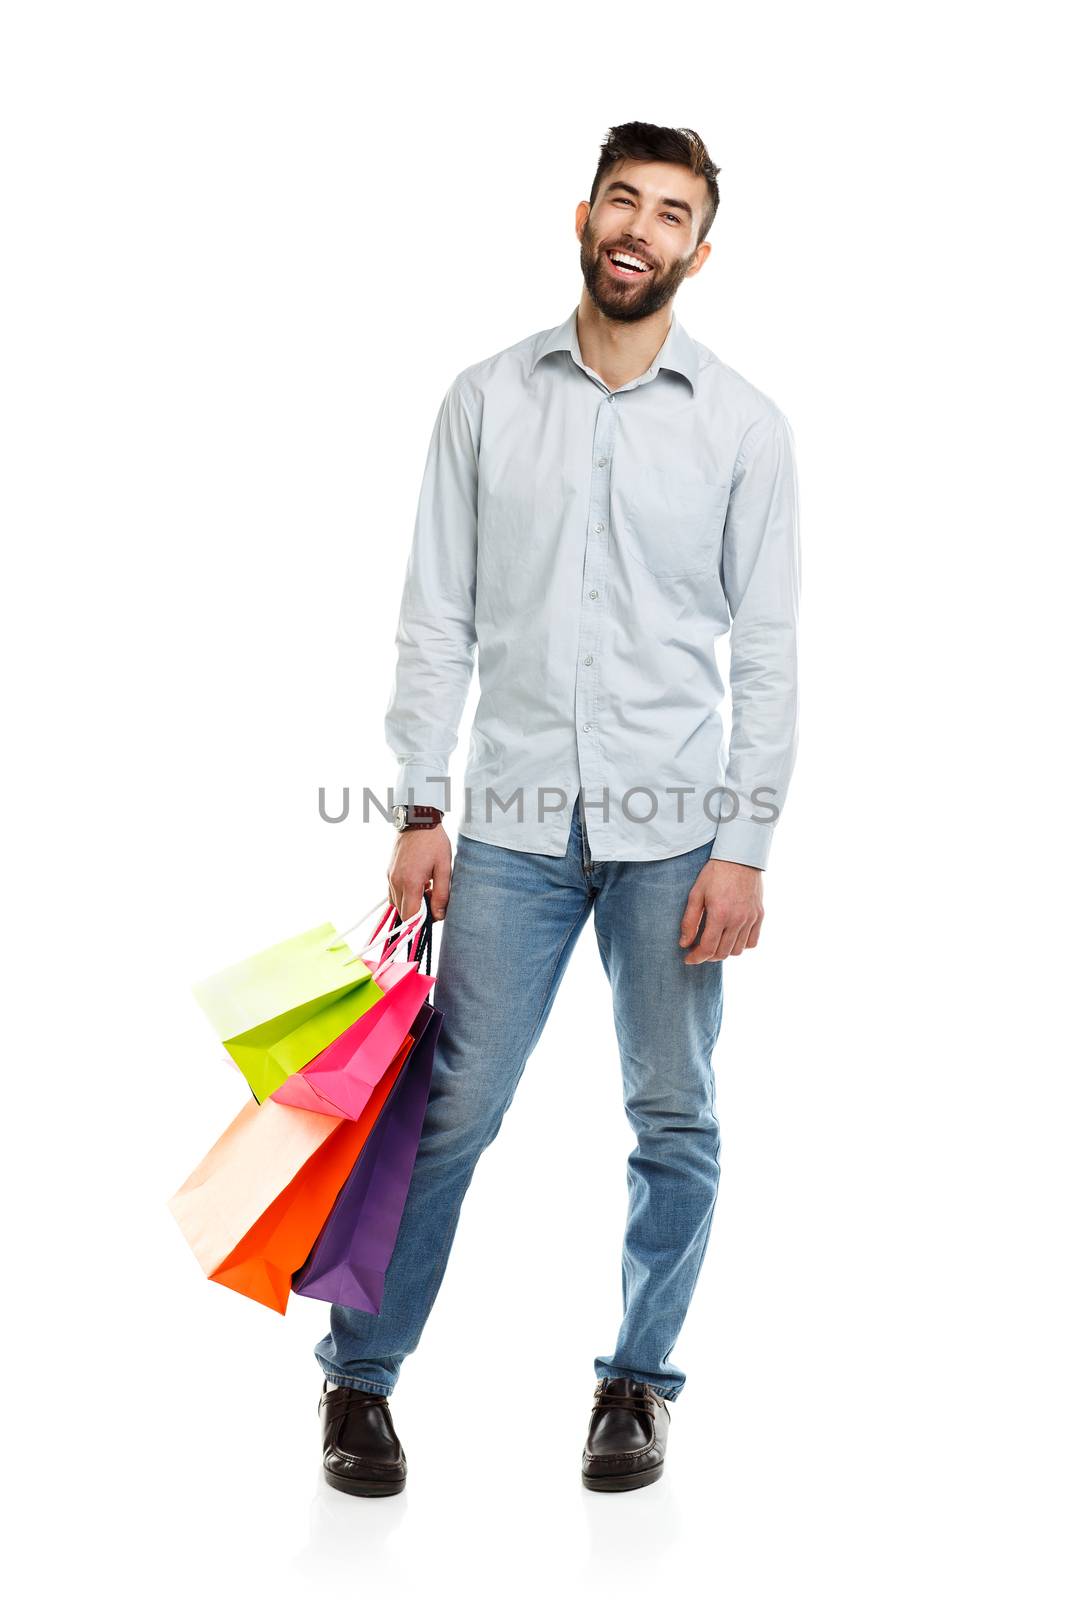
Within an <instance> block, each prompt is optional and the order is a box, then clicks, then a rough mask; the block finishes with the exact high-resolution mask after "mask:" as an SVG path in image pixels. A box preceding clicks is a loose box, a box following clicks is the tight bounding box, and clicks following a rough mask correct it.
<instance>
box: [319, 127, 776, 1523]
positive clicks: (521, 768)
mask: <svg viewBox="0 0 1090 1600" xmlns="http://www.w3.org/2000/svg"><path fill="white" fill-rule="evenodd" d="M718 171H719V169H718V168H717V167H715V166H714V165H713V164H712V162H711V160H710V158H709V156H708V153H707V151H706V149H705V147H704V145H703V143H702V142H701V141H700V139H698V138H697V136H696V135H695V134H693V133H692V132H691V131H690V130H688V129H671V128H660V127H657V126H654V125H652V124H648V123H629V124H626V125H624V126H622V127H618V128H615V129H613V130H611V132H610V134H609V136H608V137H607V139H606V142H605V143H604V145H603V146H602V149H601V155H600V159H599V162H598V168H597V172H596V174H595V179H594V184H593V186H592V188H591V195H590V200H589V202H587V201H581V202H580V203H579V205H578V207H577V208H576V213H575V231H576V236H577V238H578V239H579V243H580V265H581V267H582V272H583V283H584V287H583V292H582V296H581V299H580V301H579V305H578V306H577V308H576V309H575V311H574V312H573V313H572V314H571V315H570V316H569V317H568V318H567V319H566V321H564V322H563V323H561V324H560V325H559V327H556V328H553V329H550V330H548V331H546V332H543V333H538V334H535V335H533V336H532V337H531V338H528V339H524V340H523V341H522V342H521V343H519V344H516V345H514V346H512V347H510V348H509V349H506V350H502V351H500V352H499V354H497V355H495V356H492V357H491V358H489V359H488V360H485V361H481V362H479V363H477V364H476V365H475V366H472V367H469V368H467V369H466V370H465V371H463V372H461V373H459V375H458V376H457V377H456V378H455V380H454V382H453V384H452V385H451V387H450V389H449V390H448V391H447V394H446V396H445V398H444V400H443V403H442V405H441V407H440V410H439V414H438V417H437V419H436V423H435V427H434V430H433V433H432V438H431V445H430V449H429V453H428V458H427V464H426V468H425V472H424V481H423V486H422V489H421V493H420V500H419V507H418V513H417V520H416V528H415V533H414V537H413V543H412V549H411V553H410V556H409V561H408V566H407V571H406V577H405V587H404V594H403V599H402V605H401V612H400V619H399V624H398V630H397V646H398V661H397V671H396V676H395V682H394V686H393V692H392V695H391V698H390V702H389V706H388V710H387V717H386V732H387V737H388V740H389V743H390V745H391V748H392V749H393V750H394V752H395V754H396V756H397V760H398V764H399V775H398V780H397V784H396V788H395V792H394V795H393V799H394V800H395V801H397V802H399V808H398V809H397V811H396V812H395V819H396V822H397V825H398V827H399V830H400V831H399V836H398V839H397V842H396V845H395V848H394V853H393V859H392V862H391V865H390V869H389V894H390V899H391V901H392V902H394V903H395V904H396V906H397V909H398V911H399V913H400V914H401V916H402V917H405V916H408V915H410V914H411V913H412V912H413V911H415V910H417V909H418V908H419V906H420V903H421V897H422V895H423V893H424V892H425V890H428V889H429V886H430V900H431V904H432V909H433V912H434V915H435V917H436V918H437V919H443V920H444V922H445V926H444V931H443V939H442V947H441V959H440V972H439V978H438V982H437V984H436V989H435V994H434V999H435V1004H436V1006H437V1007H438V1009H439V1010H440V1011H442V1012H443V1013H444V1014H445V1022H444V1027H443V1032H442V1036H441V1040H440V1044H439V1049H438V1052H437V1055H436V1061H435V1074H434V1081H433V1087H432V1092H431V1098H430V1100H429V1104H428V1110H427V1116H426V1119H425V1125H424V1131H423V1137H422V1139H421V1144H420V1153H419V1156H418V1159H417V1163H416V1168H415V1171H414V1174H413V1180H412V1185H411V1187H410V1190H409V1195H408V1199H407V1202H406V1207H405V1212H404V1216H403V1219H402V1222H401V1227H400V1231H399V1234H398V1239H397V1245H396V1249H395V1252H394V1256H393V1260H392V1262H391V1265H390V1270H389V1273H388V1275H387V1285H386V1291H385V1299H384V1301H383V1304H382V1310H381V1314H380V1315H378V1316H369V1315H366V1314H363V1313H361V1312H357V1311H353V1310H349V1309H346V1308H343V1307H337V1306H335V1307H333V1309H332V1313H331V1325H330V1331H329V1333H328V1335H327V1336H326V1337H325V1338H324V1339H322V1340H321V1342H320V1343H319V1344H318V1346H317V1348H316V1351H315V1353H316V1355H317V1358H318V1361H319V1364H320V1365H321V1367H322V1369H323V1371H324V1372H325V1374H326V1385H325V1387H324V1390H323V1395H322V1399H321V1401H320V1411H321V1414H322V1421H323V1445H324V1469H325V1474H326V1478H327V1481H328V1482H330V1483H332V1484H334V1485H335V1486H336V1487H337V1488H340V1489H344V1490H346V1491H348V1492H349V1493H355V1494H388V1493H395V1492H397V1491H398V1490H399V1489H401V1488H402V1487H403V1485H404V1482H405V1472H406V1469H405V1455H404V1452H403V1450H402V1448H401V1445H400V1442H399V1440H398V1437H397V1434H396V1432H395V1431H394V1425H393V1421H392V1417H391V1412H390V1406H389V1396H390V1394H391V1393H392V1391H393V1388H394V1385H395V1383H396V1381H397V1378H398V1374H399V1372H400V1368H401V1364H402V1361H403V1360H404V1358H405V1356H406V1355H407V1354H408V1353H409V1352H410V1351H412V1350H413V1349H415V1348H416V1345H417V1342H418V1340H419V1337H420V1334H421V1330H422V1328H423V1326H424V1323H425V1320H426V1318H427V1316H428V1314H429V1312H430V1309H431V1306H432V1304H433V1301H434V1299H435V1296H436V1293H437V1291H438V1289H439V1285H440V1283H441V1281H442V1279H443V1275H444V1272H445V1269H446V1263H447V1258H448V1255H449V1251H450V1247H451V1242H452V1240H453V1237H454V1231H455V1228H456V1226H457V1223H458V1218H459V1214H460V1210H461V1205H462V1200H463V1197H464V1195H465V1192H466V1189H467V1188H468V1185H469V1182H470V1180H471V1178H472V1175H473V1171H474V1168H475V1166H476V1163H477V1160H478V1158H479V1156H480V1155H481V1153H482V1151H483V1150H484V1148H485V1147H486V1146H487V1145H488V1144H489V1143H490V1142H491V1140H492V1139H493V1138H494V1137H495V1136H496V1133H497V1132H498V1130H499V1126H500V1122H501V1120H502V1118H503V1115H504V1113H505V1111H506V1109H507V1107H508V1105H509V1104H510V1102H511V1098H512V1096H513V1094H514V1090H515V1087H516V1085H517V1083H518V1080H519V1078H520V1076H521V1074H522V1071H523V1068H524V1067H525V1064H526V1060H527V1058H528V1056H529V1055H530V1053H531V1051H532V1050H533V1049H534V1046H535V1045H536V1043H537V1040H538V1038H539V1036H540V1034H541V1030H542V1028H543V1026H544V1023H545V1020H546V1018H547V1017H548V1014H549V1010H550V1007H551V1005H552V1002H553V998H554V995H555V993H556V989H557V986H558V984H559V982H560V979H561V977H562V975H563V972H564V970H565V967H566V966H567V963H568V959H569V957H570V955H571V952H572V949H573V948H574V945H575V942H576V939H577V938H578V936H579V934H580V931H581V930H582V928H583V926H584V923H585V922H586V920H587V918H588V916H589V915H590V914H591V913H592V912H593V916H594V924H595V932H596V935H597V938H598V943H599V948H600V951H601V955H602V960H603V964H604V966H605V969H606V973H607V975H608V978H609V981H610V984H611V988H612V994H613V1006H614V1015H615V1021H616V1028H617V1037H618V1041H619V1045H620V1055H621V1067H622V1073H623V1083H624V1095H625V1108H626V1112H627V1115H628V1118H629V1121H630V1123H631V1125H632V1128H633V1130H634V1132H635V1134H636V1137H637V1144H636V1148H635V1149H634V1150H633V1152H632V1154H631V1156H630V1157H629V1167H628V1177H629V1194H630V1204H629V1212H628V1219H627V1225H626V1232H625V1238H624V1250H623V1256H622V1269H623V1270H622V1283H623V1318H622V1321H621V1325H620V1330H619V1333H618V1337H617V1343H616V1348H615V1349H614V1351H613V1353H612V1355H610V1356H609V1357H604V1356H599V1357H598V1358H597V1359H596V1360H595V1363H594V1369H595V1374H596V1377H597V1379H598V1383H597V1386H596V1389H595V1392H594V1397H593V1404H592V1410H591V1420H590V1427H589V1430H588V1435H587V1439H586V1442H585V1447H584V1451H583V1458H582V1472H583V1482H584V1484H585V1485H586V1487H587V1488H588V1489H596V1490H624V1489H633V1488H638V1487H640V1486H642V1485H645V1484H648V1483H652V1482H654V1481H655V1480H656V1479H657V1478H659V1477H660V1476H661V1474H662V1471H663V1464H664V1459H665V1450H666V1438H667V1429H668V1425H669V1417H670V1413H669V1410H668V1406H667V1402H668V1401H673V1400H675V1399H676V1398H677V1396H678V1395H679V1394H680V1392H681V1389H682V1386H683V1384H684V1382H685V1374H684V1373H683V1372H682V1370H681V1369H680V1368H679V1367H678V1366H677V1365H676V1364H675V1363H673V1362H672V1361H671V1360H670V1355H671V1351H672V1349H673V1346H674V1343H675V1341H676V1339H677V1337H678V1335H679V1333H680V1331H681V1327H682V1323H683V1321H684V1318H685V1314H686V1311H687V1308H688V1305H689V1301H690V1297H691V1295H692V1292H693V1287H694V1285H695V1283H696V1279H697V1275H698V1273H699V1271H700V1267H701V1264H702V1262H703V1258H704V1253H705V1249H706V1247H707V1242H708V1233H709V1228H710V1225H711V1220H712V1212H713V1209H714V1205H715V1199H716V1193H717V1185H718V1180H719V1148H720V1146H719V1124H718V1121H717V1118H716V1106H715V1076H714V1071H713V1066H712V1052H713V1049H714V1046H715V1043H716V1040H717V1038H718V1034H719V1028H720V1022H721V1017H722V1006H723V982H722V973H723V967H722V963H723V961H724V960H725V959H726V958H727V957H728V956H732V955H735V956H736V955H741V954H742V952H743V951H745V950H751V949H753V948H754V947H755V946H756V944H757V941H758V937H759V934H760V930H761V922H762V918H763V910H762V892H761V880H762V872H763V870H764V868H765V865H766V862H767V858H768V852H769V845H770V841H771V837H772V831H773V823H774V821H775V819H776V818H777V817H778V815H779V812H780V808H781V807H782V804H783V799H784V794H785V791H786V788H787V783H788V779H789V777H790V775H791V769H792V766H793V763H794V755H795V743H796V615H797V596H798V554H797V532H796V486H795V467H794V455H793V446H792V437H791V432H790V429H789V426H788V424H787V421H786V419H785V418H784V416H783V414H782V413H781V412H780V411H779V410H778V408H777V407H776V406H775V405H774V404H773V403H772V402H771V401H770V400H769V399H768V398H767V397H766V396H765V395H764V394H762V393H761V392H760V391H759V390H757V389H755V388H754V387H753V386H752V385H751V384H749V383H747V382H746V381H745V380H744V379H743V378H741V377H739V375H738V374H737V373H735V372H733V371H732V370H731V369H730V368H729V367H727V366H725V365H724V364H723V363H722V362H720V361H719V360H718V359H717V357H716V356H714V355H713V354H712V352H711V351H710V350H708V349H706V348H705V347H704V346H703V345H701V344H698V343H696V342H695V341H694V340H693V339H691V338H690V337H689V335H688V334H687V333H686V332H685V330H684V329H683V328H682V327H681V326H680V324H679V323H678V321H677V319H676V316H674V315H673V310H672V307H673V301H674V296H675V295H676V293H677V290H678V288H679V286H680V285H681V283H682V282H683V280H685V279H686V278H692V277H695V275H696V274H697V273H698V272H699V271H700V270H701V269H702V267H703V266H704V264H705V262H706V261H707V259H708V257H709V255H710V253H711V252H710V246H709V245H708V244H707V243H706V242H705V235H706V233H707V232H708V229H709V228H710V226H711V223H712V219H713V218H714V216H715V212H716V209H717V206H718V202H719V191H718V186H717V183H716V174H717V173H718ZM728 631H729V632H730V635H731V668H730V684H731V693H732V725H731V736H730V742H729V751H725V750H724V741H723V727H722V722H721V720H720V718H719V714H718V706H719V704H720V702H721V700H722V698H723V683H722V681H721V678H720V676H719V673H718V670H717V667H716V659H715V652H714V641H715V639H716V638H717V637H718V636H720V635H722V634H725V633H727V632H728ZM474 652H476V654H477V662H478V669H479V677H480V701H479V704H478V706H477V710H476V714H475V718H474V723H473V731H472V735H471V743H470V750H469V759H468V763H467V771H466V793H465V807H464V812H463V816H462V819H461V825H460V828H459V837H458V851H457V857H456V859H455V861H454V865H453V870H452V866H451V845H450V841H449V839H448V837H447V834H446V832H445V831H444V829H443V827H442V825H441V819H442V814H443V812H445V811H447V810H449V809H450V808H451V800H450V797H449V793H448V790H449V778H448V763H449V759H450V755H451V752H452V750H453V749H454V746H455V743H456V740H457V732H458V724H459V720H460V717H461V714H462V711H463V709H464V706H465V700H466V695H467V693H468V687H469V682H470V678H471V676H472V671H473V660H474ZM724 756H726V760H725V761H724ZM651 972H653V973H654V977H655V981H654V984H648V983H647V981H646V979H647V974H648V973H651Z"/></svg>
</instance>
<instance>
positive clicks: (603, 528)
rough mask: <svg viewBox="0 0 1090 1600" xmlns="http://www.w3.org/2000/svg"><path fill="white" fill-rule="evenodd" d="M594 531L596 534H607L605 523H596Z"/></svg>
mask: <svg viewBox="0 0 1090 1600" xmlns="http://www.w3.org/2000/svg"><path fill="white" fill-rule="evenodd" d="M594 531H595V533H605V531H606V525H605V523H604V522H596V523H595V524H594Z"/></svg>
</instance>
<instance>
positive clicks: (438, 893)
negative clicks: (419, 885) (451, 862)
mask: <svg viewBox="0 0 1090 1600" xmlns="http://www.w3.org/2000/svg"><path fill="white" fill-rule="evenodd" d="M430 899H431V914H432V916H433V918H434V919H435V921H436V922H442V920H443V918H444V917H445V916H446V912H447V905H448V903H449V901H450V867H449V866H447V865H446V864H445V863H444V864H443V865H439V863H438V862H437V863H436V866H435V870H434V873H433V875H432V880H431V895H430Z"/></svg>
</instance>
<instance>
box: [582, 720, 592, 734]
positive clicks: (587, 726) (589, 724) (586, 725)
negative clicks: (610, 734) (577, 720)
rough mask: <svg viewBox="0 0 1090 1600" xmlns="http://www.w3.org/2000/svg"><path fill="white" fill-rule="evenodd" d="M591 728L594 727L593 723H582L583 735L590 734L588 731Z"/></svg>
mask: <svg viewBox="0 0 1090 1600" xmlns="http://www.w3.org/2000/svg"><path fill="white" fill-rule="evenodd" d="M593 727H594V723H593V722H584V724H583V732H584V733H590V731H591V729H592V728H593Z"/></svg>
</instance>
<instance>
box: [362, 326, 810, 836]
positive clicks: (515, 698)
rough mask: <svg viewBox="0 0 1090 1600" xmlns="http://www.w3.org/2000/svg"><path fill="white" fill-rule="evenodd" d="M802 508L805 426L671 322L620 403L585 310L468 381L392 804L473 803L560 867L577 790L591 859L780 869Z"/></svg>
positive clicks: (453, 422) (462, 825)
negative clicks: (591, 343) (696, 860)
mask: <svg viewBox="0 0 1090 1600" xmlns="http://www.w3.org/2000/svg"><path fill="white" fill-rule="evenodd" d="M796 506H797V488H796V473H795V460H794V447H793V440H792V435H791V430H790V427H789V425H788V422H787V419H786V418H785V417H784V415H783V413H782V412H781V411H780V410H779V409H778V408H777V407H776V406H775V405H774V404H773V402H772V401H771V400H769V398H768V397H767V396H766V395H764V394H762V393H761V392H760V390H758V389H755V388H754V387H753V385H752V384H750V383H747V382H746V380H745V379H744V378H742V377H740V376H739V375H738V373H736V372H734V371H733V370H732V369H731V368H730V367H728V366H726V365H724V363H723V362H722V361H720V360H719V359H718V357H717V356H715V355H713V353H712V352H711V351H710V350H708V349H707V348H706V347H705V346H704V345H702V344H699V343H697V342H696V341H695V340H694V339H692V338H690V337H689V335H688V334H687V333H686V331H685V329H684V328H683V327H682V326H681V324H680V323H679V322H678V320H677V316H676V313H675V314H674V316H673V319H672V321H671V324H670V331H669V334H668V335H667V338H666V339H665V341H664V342H663V344H662V346H661V348H660V350H659V352H658V354H657V355H656V357H655V359H654V361H653V362H652V363H651V366H650V367H649V368H648V369H647V371H646V372H645V373H643V374H642V375H641V376H640V377H638V378H633V379H632V381H631V382H630V383H626V384H624V385H623V386H622V387H621V388H620V389H617V390H615V391H612V392H611V391H610V389H609V387H608V385H607V384H606V383H605V382H604V381H603V379H602V378H600V377H599V375H598V374H597V373H596V372H595V371H593V369H592V368H590V367H588V366H587V364H586V363H585V361H584V360H583V357H582V353H581V351H580V348H579V340H578V337H577V332H576V312H575V311H573V312H572V313H571V315H570V316H569V317H568V318H567V319H566V321H564V322H562V323H561V324H560V325H559V327H556V328H550V329H548V330H546V331H545V332H542V333H536V334H534V335H532V336H531V337H530V338H528V339H523V340H522V341H521V342H520V343H518V344H515V345H512V346H510V347H509V348H508V349H506V350H501V351H500V352H499V354H497V355H494V356H490V357H489V358H488V359H487V360H485V361H479V362H477V363H476V364H475V365H474V366H471V367H467V368H465V369H464V371H462V372H460V373H459V374H458V375H457V377H456V378H455V379H454V381H453V383H452V384H451V386H450V388H449V389H448V390H447V392H446V394H445V396H444V398H443V402H442V404H441V406H440V408H439V413H438V416H437V417H436V420H435V425H434V428H433V430H432V436H431V443H430V445H429V449H428V456H427V462H426V465H425V469H424V478H423V483H422V485H421V490H420V498H419V502H418V508H417V515H416V525H415V531H414V534H413V539H412V546H411V549H410V552H409V557H408V563H407V567H406V572H405V583H404V590H403V594H402V601H401V610H400V616H399V620H398V626H397V635H396V642H397V666H396V671H395V675H394V683H393V688H392V691H391V694H390V700H389V704H388V707H387V711H386V723H385V728H386V737H387V741H388V743H389V745H390V748H391V750H392V751H393V753H394V755H395V756H396V758H397V763H398V768H397V778H396V781H395V784H394V788H393V798H394V800H395V801H397V802H405V801H408V802H415V803H416V804H418V805H436V806H439V807H440V809H442V810H444V811H447V812H451V811H453V810H454V809H455V805H457V806H458V808H459V812H460V818H459V826H458V831H459V833H461V834H465V835H467V836H468V837H470V838H473V839H481V840H484V841H485V842H487V843H492V844H499V845H504V846H506V847H507V848H508V849H514V850H528V851H534V852H538V853H541V854H544V855H550V856H562V855H564V853H565V851H566V848H567V843H568V831H569V827H570V823H571V814H572V807H573V805H574V804H575V801H576V798H577V796H578V795H579V793H580V789H582V794H583V805H584V814H585V819H586V832H587V840H588V843H589V846H590V853H591V856H592V858H593V859H594V860H595V861H652V860H658V859H661V858H663V857H667V856H672V855H677V854H680V853H681V852H682V851H686V850H692V849H695V848H696V847H697V846H698V845H701V844H705V843H707V842H708V841H709V840H714V844H713V848H712V851H711V854H712V856H713V857H714V858H718V859H721V860H726V861H739V862H744V863H746V864H748V865H750V866H755V867H763V866H764V865H765V863H766V862H767V859H768V852H769V846H770V844H771V840H772V834H773V829H774V825H775V819H776V818H777V817H778V815H779V812H780V810H781V809H782V807H783V802H784V798H785V795H786V791H787V785H788V781H789V779H790V776H791V770H792V767H793V765H794V759H795V746H796V737H797V733H796V729H797V699H798V695H797V657H796V636H797V621H798V592H799V555H798V528H797V511H796ZM728 633H729V635H730V692H731V724H730V739H729V745H728V744H727V743H726V742H725V740H724V731H723V723H722V720H721V718H720V714H719V707H720V705H721V703H722V701H723V698H724V685H723V681H722V677H721V675H720V672H719V668H718V665H717V661H716V651H715V641H716V639H717V638H719V637H721V636H723V635H724V634H728ZM475 656H476V660H477V666H478V674H479V679H480V699H479V702H478V704H477V707H476V711H475V714H474V720H473V725H472V731H471V734H470V742H469V750H468V755H467V761H466V770H465V782H464V790H462V791H454V790H453V785H452V783H451V781H450V775H449V762H450V757H451V754H452V752H453V750H454V747H455V744H456V742H457V736H458V725H459V722H460V719H461V716H462V712H463V710H464V708H465V703H466V696H467V694H468V690H469V684H470V680H471V678H472V675H473V663H474V657H475ZM489 791H491V797H490V795H489Z"/></svg>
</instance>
